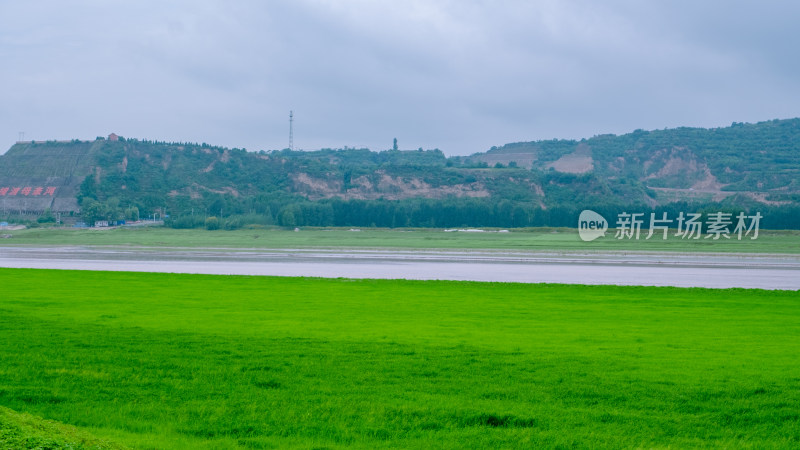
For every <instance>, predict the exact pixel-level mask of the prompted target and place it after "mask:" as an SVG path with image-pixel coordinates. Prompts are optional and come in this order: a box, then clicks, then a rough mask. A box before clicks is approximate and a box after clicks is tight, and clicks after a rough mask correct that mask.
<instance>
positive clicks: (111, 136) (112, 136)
mask: <svg viewBox="0 0 800 450" xmlns="http://www.w3.org/2000/svg"><path fill="white" fill-rule="evenodd" d="M108 140H109V141H118V140H119V136H118V135H117V133H111V134H109V135H108Z"/></svg>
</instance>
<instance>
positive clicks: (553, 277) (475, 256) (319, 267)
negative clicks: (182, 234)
mask: <svg viewBox="0 0 800 450" xmlns="http://www.w3.org/2000/svg"><path fill="white" fill-rule="evenodd" d="M0 267H17V268H42V269H45V268H46V269H75V270H107V271H134V272H173V273H202V274H225V275H274V276H307V277H325V278H339V277H343V278H385V279H414V280H469V281H498V282H522V283H567V284H616V285H642V286H679V287H708V288H731V287H741V288H758V289H788V290H798V289H800V255H749V254H721V253H719V254H699V255H698V254H685V253H657V252H604V253H580V252H563V253H560V252H514V251H493V250H463V251H448V250H358V249H334V250H330V249H270V250H265V249H242V250H239V249H186V248H180V249H179V248H136V247H125V246H119V247H101V246H80V247H77V246H64V247H25V246H21V247H16V246H10V247H0Z"/></svg>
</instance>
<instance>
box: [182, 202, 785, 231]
mask: <svg viewBox="0 0 800 450" xmlns="http://www.w3.org/2000/svg"><path fill="white" fill-rule="evenodd" d="M275 205H276V207H275V208H274V209H272V208H269V207H267V209H266V210H265V211H262V212H249V213H238V214H237V213H233V214H229V215H227V216H216V215H211V216H209V215H205V214H197V213H194V214H191V213H189V212H188V211H180V212H175V213H174V214H172V215H171V216H170V219H169V220H168V221H167V224H168V225H170V226H172V227H175V228H198V227H206V228H208V229H236V228H240V227H242V226H245V225H248V224H259V225H273V224H274V225H280V226H284V227H298V226H341V227H346V226H358V227H387V228H399V227H435V228H454V227H499V228H516V227H576V226H577V221H578V216H579V214H580V212H581V211H582V210H583V209H592V210H593V211H596V212H598V213H600V214H601V215H602V216H603V217H605V218H606V219H607V220H608V221H609V222H610V224H609V225H610V226H611V227H613V226H614V224H615V222H616V219H617V216H618V214H620V213H623V212H627V213H645V216H644V218H645V219H646V220H645V224H644V225H645V228H646V227H647V226H648V223H647V220H649V217H650V215H649V213H650V212H655V213H656V216H657V217H661V215H662V214H663V213H666V214H667V217H668V218H670V219H677V217H678V215H679V214H680V213H684V214H687V213H696V212H699V213H702V214H703V216H704V217H707V215H708V214H711V213H716V212H727V213H731V214H732V215H733V216H736V215H737V214H738V213H739V212H746V213H748V214H755V213H756V212H759V213H761V215H762V216H763V219H762V221H761V228H764V229H800V207H763V208H737V207H734V206H730V205H722V204H717V203H705V204H701V203H686V202H678V203H672V204H669V205H666V206H663V207H658V208H655V209H653V208H650V207H648V206H646V205H621V204H605V205H574V206H558V207H552V208H543V207H541V206H539V205H536V204H532V203H526V202H514V201H510V200H501V201H499V202H495V201H492V200H489V199H474V198H448V199H409V200H400V201H381V200H376V201H366V200H349V201H345V200H338V199H334V200H324V201H318V202H311V201H307V200H300V201H289V202H285V203H284V204H282V205H279V204H278V203H276V204H275Z"/></svg>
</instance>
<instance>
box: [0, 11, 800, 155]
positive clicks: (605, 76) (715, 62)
mask: <svg viewBox="0 0 800 450" xmlns="http://www.w3.org/2000/svg"><path fill="white" fill-rule="evenodd" d="M799 20H800V3H798V2H792V1H789V0H786V1H755V0H753V1H750V2H738V1H730V0H725V1H722V0H720V1H717V0H713V1H704V2H697V1H673V0H670V1H667V0H663V1H649V2H642V1H634V0H630V1H613V0H612V1H604V2H598V1H589V0H587V1H571V0H553V1H523V0H521V1H515V0H508V1H505V0H495V1H488V0H483V1H482V0H474V1H472V0H455V1H447V0H424V1H417V0H409V1H398V0H394V1H379V0H375V1H365V0H339V1H323V0H292V1H249V0H238V1H204V0H189V1H146V0H137V1H133V0H130V1H109V0H83V1H81V0H75V1H63V0H52V1H40V0H27V1H9V0H0V152H3V151H5V150H6V149H7V148H8V147H10V146H11V145H12V144H13V143H14V141H16V140H17V139H18V138H19V132H25V139H26V140H27V139H31V138H32V139H37V140H46V139H72V138H79V139H93V138H94V137H95V136H98V135H107V134H109V133H111V132H116V133H118V134H120V135H123V136H126V137H137V138H143V139H156V140H167V141H190V142H208V143H210V144H215V145H221V146H226V147H239V148H241V147H245V148H247V149H248V150H261V149H266V150H269V149H281V148H285V147H287V146H288V134H289V133H288V128H289V126H288V114H289V110H294V115H295V126H294V132H295V148H301V149H306V150H311V149H318V148H321V147H332V148H339V147H343V146H350V147H362V146H364V147H369V148H371V149H373V150H382V149H387V148H390V147H391V145H392V138H395V137H396V138H397V139H398V141H399V145H400V148H404V149H415V148H418V147H424V148H440V149H442V150H443V151H444V152H445V153H446V154H449V155H461V154H470V153H474V152H478V151H485V150H487V149H488V148H490V147H491V146H493V145H498V146H499V145H502V144H504V143H508V142H518V141H529V140H538V139H552V138H581V137H591V136H593V135H596V134H604V133H615V134H622V133H626V132H630V131H632V130H634V129H637V128H643V129H656V128H671V127H676V126H702V127H716V126H728V125H730V123H731V122H734V121H736V122H757V121H761V120H769V119H774V118H789V117H797V116H800V58H798V57H797V54H798V48H800V32H798V31H797V23H798V21H799Z"/></svg>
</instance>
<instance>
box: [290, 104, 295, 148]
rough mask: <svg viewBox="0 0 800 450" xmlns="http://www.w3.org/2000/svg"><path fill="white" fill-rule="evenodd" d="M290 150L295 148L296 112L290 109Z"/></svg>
mask: <svg viewBox="0 0 800 450" xmlns="http://www.w3.org/2000/svg"><path fill="white" fill-rule="evenodd" d="M289 150H294V113H293V112H292V111H289Z"/></svg>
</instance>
